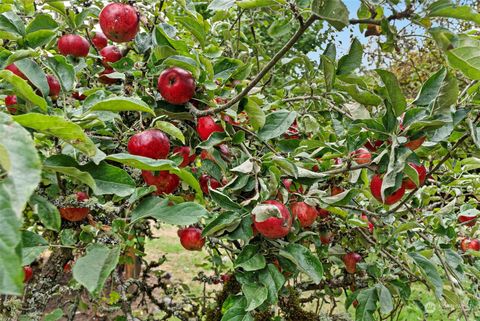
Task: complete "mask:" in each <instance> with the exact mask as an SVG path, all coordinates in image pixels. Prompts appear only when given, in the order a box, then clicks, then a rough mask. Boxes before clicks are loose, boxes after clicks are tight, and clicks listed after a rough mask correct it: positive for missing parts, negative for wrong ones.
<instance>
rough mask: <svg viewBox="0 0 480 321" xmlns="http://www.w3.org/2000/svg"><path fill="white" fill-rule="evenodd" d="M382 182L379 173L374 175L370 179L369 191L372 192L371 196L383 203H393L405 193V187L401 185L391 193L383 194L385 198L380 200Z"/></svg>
mask: <svg viewBox="0 0 480 321" xmlns="http://www.w3.org/2000/svg"><path fill="white" fill-rule="evenodd" d="M382 183H383V179H382V178H381V177H380V175H374V176H373V177H372V180H371V181H370V191H371V192H372V195H373V197H375V198H376V199H377V200H378V201H379V202H381V203H383V204H387V205H392V204H395V203H396V202H398V201H399V200H400V199H401V198H402V197H403V195H404V194H405V187H403V185H402V186H400V187H399V188H398V189H397V190H396V191H395V192H393V193H392V194H390V195H385V199H384V200H382Z"/></svg>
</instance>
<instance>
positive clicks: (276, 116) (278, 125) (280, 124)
mask: <svg viewBox="0 0 480 321" xmlns="http://www.w3.org/2000/svg"><path fill="white" fill-rule="evenodd" d="M296 117H297V113H296V112H294V111H286V110H280V111H275V112H273V113H271V114H268V115H267V118H266V120H265V126H263V127H262V128H261V129H260V131H259V132H258V137H259V138H260V139H261V140H263V141H267V140H269V139H272V138H275V137H278V136H280V135H282V134H283V133H285V132H286V131H287V130H288V128H289V127H290V126H291V125H292V124H293V122H294V121H295V118H296Z"/></svg>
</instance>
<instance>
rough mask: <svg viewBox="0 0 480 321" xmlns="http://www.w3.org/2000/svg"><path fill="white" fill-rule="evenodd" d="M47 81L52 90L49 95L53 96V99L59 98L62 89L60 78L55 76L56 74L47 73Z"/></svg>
mask: <svg viewBox="0 0 480 321" xmlns="http://www.w3.org/2000/svg"><path fill="white" fill-rule="evenodd" d="M47 83H48V88H50V92H49V93H48V95H49V96H50V97H52V99H57V98H58V95H59V94H60V90H61V88H60V83H59V82H58V79H57V78H55V76H53V75H47Z"/></svg>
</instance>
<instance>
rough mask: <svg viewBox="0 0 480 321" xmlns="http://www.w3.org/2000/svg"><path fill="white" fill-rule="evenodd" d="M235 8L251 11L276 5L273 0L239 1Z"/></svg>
mask: <svg viewBox="0 0 480 321" xmlns="http://www.w3.org/2000/svg"><path fill="white" fill-rule="evenodd" d="M236 4H237V6H239V7H240V8H242V9H253V8H261V7H271V6H273V5H275V4H277V1H275V0H241V1H237V2H236Z"/></svg>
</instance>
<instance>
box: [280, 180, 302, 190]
mask: <svg viewBox="0 0 480 321" xmlns="http://www.w3.org/2000/svg"><path fill="white" fill-rule="evenodd" d="M282 184H283V186H285V188H286V189H287V191H289V192H290V193H297V192H298V193H303V187H302V185H300V186H298V188H297V187H296V185H295V184H294V183H293V180H291V179H289V178H284V179H282Z"/></svg>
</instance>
